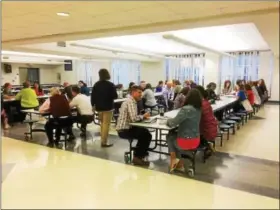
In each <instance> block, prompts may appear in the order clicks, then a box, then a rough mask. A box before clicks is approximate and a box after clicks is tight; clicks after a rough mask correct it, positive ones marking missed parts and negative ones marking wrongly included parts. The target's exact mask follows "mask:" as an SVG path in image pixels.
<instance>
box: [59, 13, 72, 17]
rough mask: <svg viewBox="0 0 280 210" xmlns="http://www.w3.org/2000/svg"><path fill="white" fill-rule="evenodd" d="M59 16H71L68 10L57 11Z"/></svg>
mask: <svg viewBox="0 0 280 210" xmlns="http://www.w3.org/2000/svg"><path fill="white" fill-rule="evenodd" d="M56 14H57V15H58V16H62V17H69V15H70V14H69V13H67V12H58V13H56Z"/></svg>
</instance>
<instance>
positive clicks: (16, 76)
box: [1, 63, 64, 85]
mask: <svg viewBox="0 0 280 210" xmlns="http://www.w3.org/2000/svg"><path fill="white" fill-rule="evenodd" d="M11 65H12V73H9V74H7V73H5V72H4V71H3V67H2V72H1V73H2V75H1V76H2V78H1V84H4V83H6V82H9V83H11V84H13V85H20V84H21V82H22V80H25V79H21V80H20V76H21V77H26V75H27V73H26V72H21V70H23V71H26V70H25V69H26V68H39V69H40V83H41V84H46V83H56V82H57V71H58V70H60V69H63V68H64V66H63V65H58V66H56V65H37V64H34V65H33V64H32V65H29V64H18V63H11ZM20 68H21V69H20Z"/></svg>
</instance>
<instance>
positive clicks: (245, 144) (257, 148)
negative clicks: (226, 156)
mask: <svg viewBox="0 0 280 210" xmlns="http://www.w3.org/2000/svg"><path fill="white" fill-rule="evenodd" d="M257 116H258V117H263V118H266V119H264V120H250V122H249V123H248V124H245V126H244V127H242V128H241V129H240V130H239V131H238V132H237V133H236V135H235V136H231V137H230V140H229V141H227V142H226V143H225V144H224V146H223V147H222V148H218V150H219V151H223V152H228V153H232V154H238V155H245V156H250V157H255V158H260V159H267V160H273V161H277V162H279V106H276V105H265V107H264V108H262V109H261V110H260V112H258V113H257Z"/></svg>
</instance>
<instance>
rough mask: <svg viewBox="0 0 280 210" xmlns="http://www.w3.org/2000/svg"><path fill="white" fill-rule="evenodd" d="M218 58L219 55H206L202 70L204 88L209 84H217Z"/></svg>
mask: <svg viewBox="0 0 280 210" xmlns="http://www.w3.org/2000/svg"><path fill="white" fill-rule="evenodd" d="M219 58H220V55H218V54H214V53H206V55H205V68H204V87H206V85H208V84H209V83H210V82H215V83H216V84H219Z"/></svg>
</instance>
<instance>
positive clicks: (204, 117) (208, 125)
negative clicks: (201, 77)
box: [195, 85, 218, 155]
mask: <svg viewBox="0 0 280 210" xmlns="http://www.w3.org/2000/svg"><path fill="white" fill-rule="evenodd" d="M195 88H196V89H197V90H198V91H199V92H200V94H201V95H202V98H203V99H202V114H201V119H200V141H201V145H203V146H206V147H207V149H208V151H207V153H206V154H207V155H211V153H212V152H214V151H215V149H214V148H213V144H212V143H210V144H209V142H214V141H215V138H216V136H217V133H218V122H217V120H216V118H215V116H214V112H213V109H212V107H211V104H210V103H209V101H208V100H207V91H206V90H205V89H204V87H203V86H200V85H198V86H196V87H195Z"/></svg>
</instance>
